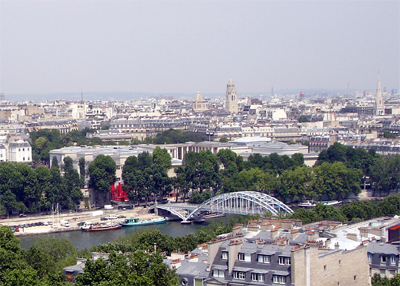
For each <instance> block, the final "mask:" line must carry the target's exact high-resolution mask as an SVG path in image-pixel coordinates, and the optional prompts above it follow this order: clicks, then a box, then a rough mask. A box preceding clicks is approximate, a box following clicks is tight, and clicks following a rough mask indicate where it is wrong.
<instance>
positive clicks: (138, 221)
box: [119, 217, 167, 226]
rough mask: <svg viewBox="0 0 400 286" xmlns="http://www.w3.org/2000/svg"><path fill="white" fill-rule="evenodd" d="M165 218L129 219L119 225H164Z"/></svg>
mask: <svg viewBox="0 0 400 286" xmlns="http://www.w3.org/2000/svg"><path fill="white" fill-rule="evenodd" d="M166 222H167V218H165V217H161V218H151V219H143V220H142V219H139V218H138V217H131V218H127V219H124V220H123V221H121V222H120V223H119V224H120V225H121V226H138V225H150V224H158V223H166Z"/></svg>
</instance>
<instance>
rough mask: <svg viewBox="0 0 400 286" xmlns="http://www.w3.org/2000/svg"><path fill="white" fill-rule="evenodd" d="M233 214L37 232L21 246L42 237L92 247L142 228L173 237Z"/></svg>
mask: <svg viewBox="0 0 400 286" xmlns="http://www.w3.org/2000/svg"><path fill="white" fill-rule="evenodd" d="M230 217H231V216H225V217H221V218H214V219H209V220H207V221H206V222H205V223H202V224H193V223H192V224H181V223H180V221H168V222H167V223H164V224H156V225H146V226H133V227H123V228H121V229H118V230H109V231H99V232H85V231H80V230H77V231H69V232H57V233H47V234H37V235H31V236H21V237H19V239H20V241H21V247H22V248H24V249H29V248H30V247H31V246H32V244H33V243H34V242H35V241H36V240H38V239H40V238H56V239H61V238H66V239H68V240H70V241H72V242H73V243H74V244H75V247H77V248H78V249H84V248H88V249H89V248H90V247H92V246H93V245H99V244H104V243H107V242H111V241H113V240H115V239H116V238H117V237H119V236H127V235H129V234H131V233H132V232H135V231H137V230H140V229H143V228H144V229H152V228H153V229H154V228H155V229H159V230H160V231H161V232H162V233H165V234H168V235H170V236H172V237H177V236H185V235H186V234H188V233H195V232H196V231H197V230H198V229H200V228H201V227H202V226H204V225H207V224H208V223H210V222H214V221H215V222H218V221H223V222H227V221H229V219H230Z"/></svg>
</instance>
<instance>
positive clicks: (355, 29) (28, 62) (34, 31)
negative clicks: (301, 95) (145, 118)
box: [0, 0, 400, 100]
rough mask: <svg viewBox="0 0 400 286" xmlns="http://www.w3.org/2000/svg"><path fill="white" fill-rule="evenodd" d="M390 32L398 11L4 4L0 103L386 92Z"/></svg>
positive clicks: (393, 39)
mask: <svg viewBox="0 0 400 286" xmlns="http://www.w3.org/2000/svg"><path fill="white" fill-rule="evenodd" d="M399 34H400V33H399V2H398V1H346V2H342V1H329V2H325V1H279V2H278V1H262V2H246V1H235V2H225V1H210V2H200V1H199V2H198V1H190V2H181V1H151V2H145V1H102V2H93V1H56V2H48V1H34V2H33V1H18V2H16V1H8V0H2V1H1V2H0V93H1V92H2V93H5V94H6V98H7V95H15V94H32V95H35V94H52V93H53V94H55V93H75V94H79V95H80V93H81V92H83V93H84V94H87V93H98V94H100V93H116V94H118V93H143V94H155V95H159V94H174V93H175V94H194V95H195V94H196V93H197V91H200V92H201V93H202V94H221V95H223V94H224V93H225V88H226V82H227V81H228V80H229V79H230V78H232V79H233V80H234V82H235V83H236V85H237V86H236V88H237V93H238V95H239V96H240V95H243V94H246V93H264V95H269V94H270V90H271V87H274V90H277V91H278V90H285V89H286V90H298V92H300V91H301V90H305V89H321V90H333V89H342V90H346V88H347V86H348V85H349V87H350V90H356V89H357V90H375V88H376V80H377V76H378V71H379V73H380V78H381V83H382V88H383V87H386V88H387V90H389V91H390V90H391V89H398V88H399V74H400V73H399V66H400V64H399V53H400V52H399V50H400V49H399ZM33 97H35V96H33ZM13 98H14V97H13ZM8 99H10V98H8ZM40 99H41V98H40V97H39V96H38V98H31V100H40ZM66 99H68V98H66Z"/></svg>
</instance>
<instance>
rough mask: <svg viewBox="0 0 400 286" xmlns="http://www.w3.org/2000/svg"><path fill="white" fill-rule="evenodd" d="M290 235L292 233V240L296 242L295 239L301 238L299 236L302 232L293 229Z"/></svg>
mask: <svg viewBox="0 0 400 286" xmlns="http://www.w3.org/2000/svg"><path fill="white" fill-rule="evenodd" d="M290 233H291V235H292V237H291V238H292V240H294V239H296V238H297V237H298V236H299V234H300V231H299V230H298V229H292V230H291V231H290Z"/></svg>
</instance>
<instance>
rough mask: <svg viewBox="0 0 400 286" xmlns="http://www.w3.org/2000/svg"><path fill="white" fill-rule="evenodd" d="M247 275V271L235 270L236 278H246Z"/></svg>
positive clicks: (234, 275)
mask: <svg viewBox="0 0 400 286" xmlns="http://www.w3.org/2000/svg"><path fill="white" fill-rule="evenodd" d="M245 277H246V273H245V272H240V271H233V278H234V279H239V280H244V278H245Z"/></svg>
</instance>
